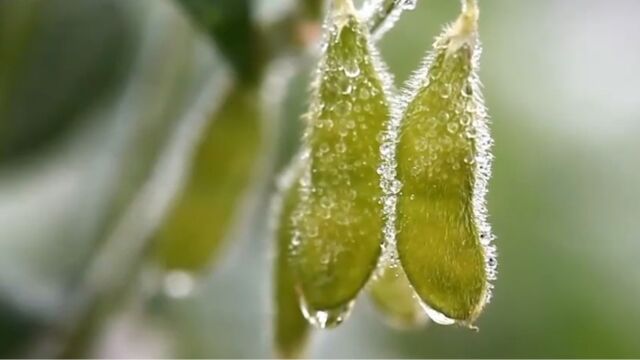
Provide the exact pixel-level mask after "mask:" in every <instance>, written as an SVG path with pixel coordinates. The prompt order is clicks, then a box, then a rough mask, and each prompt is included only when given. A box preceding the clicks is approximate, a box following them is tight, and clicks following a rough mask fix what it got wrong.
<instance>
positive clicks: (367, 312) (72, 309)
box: [0, 0, 640, 358]
mask: <svg viewBox="0 0 640 360" xmlns="http://www.w3.org/2000/svg"><path fill="white" fill-rule="evenodd" d="M184 5H186V6H184ZM480 6H481V12H482V15H481V22H480V26H481V40H482V42H483V45H484V52H483V57H482V68H481V74H480V75H481V79H482V80H483V83H484V85H485V97H486V102H487V105H488V107H489V111H490V115H491V118H492V121H493V125H492V131H493V136H494V139H495V147H494V154H495V162H494V177H493V179H492V182H491V190H490V193H489V210H490V215H491V220H492V224H493V227H494V231H495V233H496V235H497V236H498V239H497V240H496V244H497V246H498V251H499V277H498V280H497V281H496V282H495V287H496V288H495V292H494V298H493V301H492V302H491V304H490V305H489V306H488V307H487V309H486V311H485V313H484V314H483V315H482V316H481V318H480V320H479V321H478V326H479V327H480V332H478V333H476V332H472V331H469V330H466V329H463V328H457V327H445V326H438V325H435V324H432V325H430V326H428V327H427V328H425V329H424V330H419V331H412V332H400V331H396V330H393V329H391V328H389V327H387V326H386V325H385V324H384V323H383V321H382V320H381V317H380V316H379V314H377V313H376V312H375V311H374V309H373V307H372V305H371V303H370V301H369V299H367V298H366V297H365V296H362V297H361V299H360V300H359V303H358V306H357V307H356V309H355V311H354V314H353V315H352V317H351V318H350V319H349V320H348V321H347V322H346V323H345V324H344V325H343V326H341V327H339V328H337V329H335V330H331V331H323V332H316V333H315V334H314V337H313V340H312V344H311V349H310V352H309V355H310V356H313V357H326V358H334V357H347V358H379V357H384V358H389V357H397V358H404V357H639V356H640V341H638V334H639V333H640V325H639V324H640V307H638V304H639V303H640V266H638V259H637V258H638V256H640V242H639V238H640V222H639V221H638V219H639V215H640V190H638V185H639V184H640V165H639V164H640V141H638V138H640V92H639V91H638V89H637V84H638V83H640V69H638V66H637V65H638V64H640V22H638V21H637V19H636V17H637V14H638V13H640V2H637V1H635V0H616V1H606V0H544V1H512V0H480ZM313 10H314V4H313V1H295V0H278V1H275V0H254V1H235V0H184V1H181V2H177V1H176V2H172V1H169V0H140V1H128V0H0V356H2V357H6V356H46V357H49V356H59V355H61V354H63V355H69V356H76V357H84V356H92V357H167V356H177V357H269V356H271V344H270V341H271V318H272V310H271V297H270V295H271V285H272V284H271V273H270V270H271V266H272V264H271V260H272V257H273V254H272V246H271V245H272V244H271V243H270V240H271V239H270V235H269V231H268V229H269V216H268V208H269V199H270V197H271V194H272V193H273V189H274V179H275V175H276V174H277V173H279V172H280V171H281V170H282V168H283V166H284V164H286V163H287V162H288V159H289V158H290V157H291V156H292V155H293V153H294V152H295V150H296V146H297V142H298V138H299V136H300V120H299V118H300V116H301V114H302V112H303V111H304V109H305V106H306V89H307V83H308V78H309V74H310V73H311V71H312V64H313V61H310V60H309V58H308V56H305V55H301V53H302V50H301V49H300V46H301V45H300V42H301V41H300V38H303V39H304V38H305V36H307V35H308V33H309V32H310V33H312V34H313V29H314V27H313V26H311V27H309V26H307V27H305V24H306V23H307V22H309V23H313V21H317V14H314V11H313ZM458 10H459V2H458V1H454V0H420V1H418V6H417V7H416V9H415V10H414V11H409V12H405V13H404V14H403V16H402V18H401V19H400V21H399V22H398V23H397V24H396V26H395V27H394V28H393V29H392V30H391V31H390V32H389V33H388V34H386V35H385V37H384V38H383V39H382V41H381V42H380V47H381V52H382V55H383V57H384V59H385V61H386V62H387V63H388V64H389V66H390V68H391V69H392V71H393V73H394V74H395V75H396V84H397V85H398V86H400V85H401V84H402V82H403V81H405V80H406V79H407V77H408V76H409V74H410V73H411V71H412V70H413V69H415V68H417V67H418V65H419V63H420V61H421V58H422V57H423V55H424V54H425V52H426V51H427V50H428V49H429V48H430V45H431V43H432V40H433V38H434V36H435V35H437V34H438V32H439V31H440V29H441V27H442V26H443V25H444V24H445V23H447V22H449V21H451V20H453V19H454V18H455V16H456V14H457V12H458ZM292 19H293V20H292ZM304 29H306V32H305V30H304ZM265 34H267V35H268V36H266V35H265ZM291 34H294V35H293V36H292V35H291ZM305 34H307V35H305ZM271 60H273V61H271ZM238 89H241V90H240V91H244V90H242V89H250V90H247V91H253V92H255V93H256V94H258V95H257V96H256V97H255V99H261V100H262V102H261V103H259V104H258V105H259V106H260V108H261V109H262V116H261V118H260V119H257V120H255V121H256V126H258V127H259V128H260V129H261V131H262V134H263V136H262V139H263V141H262V142H261V143H260V146H262V148H261V149H262V151H260V154H259V155H257V156H258V158H259V160H258V163H257V165H256V166H255V167H256V169H255V171H251V172H247V173H246V174H245V176H246V177H249V178H250V179H249V180H247V182H248V183H250V185H249V186H248V188H247V190H246V194H244V195H243V196H242V199H243V200H242V201H240V203H239V204H238V205H237V209H234V208H230V209H229V211H230V212H233V215H234V219H233V221H231V222H230V224H229V231H228V236H227V239H225V242H224V243H223V244H222V245H221V246H220V248H221V249H220V253H219V254H216V255H215V256H212V258H213V259H214V260H215V261H214V262H213V263H212V264H211V265H209V266H208V267H206V268H202V269H199V270H198V272H197V273H196V276H190V275H187V274H186V273H182V272H171V273H169V274H168V275H167V276H165V275H164V273H162V271H160V270H158V267H157V266H155V265H153V260H152V259H150V258H152V255H149V254H152V253H153V250H152V249H153V240H154V235H153V234H154V232H155V231H156V229H157V228H158V227H160V228H161V224H162V223H163V220H164V219H165V218H166V216H167V215H166V214H167V211H168V210H167V209H171V206H170V204H171V202H172V199H173V197H174V194H180V193H181V191H182V189H184V188H185V186H186V187H188V184H192V182H189V181H188V179H189V174H191V173H192V172H193V171H194V169H196V168H197V167H198V163H197V162H196V163H195V164H194V163H192V161H190V159H193V158H194V152H197V151H198V150H197V149H198V147H197V145H198V144H199V140H198V139H199V137H198V134H201V133H205V132H206V131H205V129H208V125H209V122H208V120H211V119H213V120H212V122H213V123H214V124H215V120H216V119H215V118H216V116H217V115H216V114H218V115H219V114H221V113H224V112H222V111H221V112H218V110H219V109H224V106H225V104H226V103H228V99H229V96H230V95H229V94H233V93H234V92H237V91H238ZM255 101H256V102H257V101H258V100H255ZM212 129H213V128H212ZM249 142H251V143H249ZM253 142H254V140H251V137H247V138H245V139H244V140H243V139H242V137H240V140H238V141H237V142H236V143H235V144H234V145H232V146H231V147H230V148H229V149H222V150H220V149H218V150H216V151H229V154H230V155H229V156H232V153H233V151H236V150H234V147H235V148H237V149H245V148H246V149H249V148H252V147H253V146H254V145H255V144H254V143H253ZM249 145H251V146H249ZM214 148H215V146H214ZM201 165H202V164H201ZM202 166H205V167H206V166H207V165H206V164H205V165H202ZM209 170H210V171H208V172H207V174H209V175H207V176H220V177H224V176H225V173H222V172H216V169H215V168H213V169H209ZM185 184H187V185H185ZM205 184H206V181H205ZM176 196H179V195H176ZM196 223H198V226H201V227H202V229H203V231H207V226H214V225H216V222H207V221H206V219H205V220H203V221H201V222H196Z"/></svg>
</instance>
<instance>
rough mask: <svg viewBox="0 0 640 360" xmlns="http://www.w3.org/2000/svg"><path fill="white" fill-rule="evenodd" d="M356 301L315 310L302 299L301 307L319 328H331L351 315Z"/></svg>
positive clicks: (308, 318)
mask: <svg viewBox="0 0 640 360" xmlns="http://www.w3.org/2000/svg"><path fill="white" fill-rule="evenodd" d="M354 303H355V301H351V302H349V303H348V304H346V305H344V306H340V307H338V308H336V309H329V310H314V309H311V308H309V307H308V306H307V304H306V303H305V302H304V300H302V301H300V309H301V310H302V314H303V315H304V317H305V318H306V319H307V321H308V322H309V323H310V324H311V325H313V326H315V327H317V328H319V329H330V328H334V327H336V326H338V325H340V324H342V322H344V321H345V320H346V319H347V318H348V317H349V315H351V311H352V310H353V305H354Z"/></svg>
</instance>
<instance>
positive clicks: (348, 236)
mask: <svg viewBox="0 0 640 360" xmlns="http://www.w3.org/2000/svg"><path fill="white" fill-rule="evenodd" d="M385 74H386V73H385V71H384V69H383V68H382V66H381V65H380V64H379V62H378V61H377V53H376V51H375V49H374V48H373V46H372V45H371V43H370V41H369V38H368V32H367V30H366V28H365V26H364V25H363V24H362V23H361V22H360V20H359V19H358V17H357V15H356V13H355V10H354V9H353V4H352V3H351V1H350V0H349V1H347V0H340V1H335V2H334V7H333V13H332V17H331V19H330V21H329V26H328V27H327V34H326V46H325V48H324V54H323V56H322V58H321V60H320V65H319V69H318V73H317V80H316V81H315V84H314V91H313V94H312V98H311V105H310V111H309V112H308V114H307V128H306V131H305V135H304V144H303V146H304V147H303V150H304V152H305V155H304V156H305V157H306V164H307V166H306V167H305V171H304V173H303V176H302V179H301V181H300V184H301V187H300V202H299V204H298V206H297V207H296V210H295V214H294V216H293V218H294V229H295V231H294V235H295V236H294V243H293V246H292V248H291V256H290V259H291V266H292V268H293V270H294V276H295V279H296V283H297V286H298V289H299V293H300V295H301V297H302V300H303V309H304V311H305V315H306V316H307V318H308V319H309V321H310V322H312V323H313V324H314V325H316V326H317V327H320V328H324V327H331V326H335V325H338V324H339V323H341V322H342V321H343V320H344V319H345V318H346V316H347V315H348V313H349V310H350V309H351V307H352V305H353V301H354V299H355V297H356V296H357V294H358V293H359V291H360V290H361V289H362V288H363V287H364V285H365V283H366V282H367V281H368V280H369V278H370V276H371V274H372V272H373V270H374V268H375V266H376V263H377V259H378V257H379V255H380V251H381V245H380V244H381V242H382V240H383V237H382V229H383V225H384V219H383V215H384V214H383V210H382V205H381V199H382V195H383V194H382V190H381V188H380V176H379V175H378V173H377V168H378V166H379V163H380V154H379V147H380V140H381V136H382V133H383V131H384V129H385V126H386V122H387V121H388V118H389V105H388V100H387V96H386V94H387V90H386V89H387V88H388V86H389V79H388V78H386V76H387V75H385Z"/></svg>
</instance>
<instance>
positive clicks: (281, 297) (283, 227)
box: [272, 163, 311, 359]
mask: <svg viewBox="0 0 640 360" xmlns="http://www.w3.org/2000/svg"><path fill="white" fill-rule="evenodd" d="M300 170H301V167H300V164H299V163H294V164H293V166H292V167H291V168H290V169H288V170H287V172H285V174H284V176H283V177H282V178H281V179H280V182H279V184H278V190H279V193H278V194H277V195H276V197H275V199H274V201H273V204H272V213H273V214H274V216H275V218H274V219H275V224H273V230H274V236H275V246H276V248H275V251H276V252H275V272H274V283H275V286H274V302H275V303H274V305H275V306H274V310H275V313H274V345H275V354H276V355H277V357H279V358H287V359H292V358H298V357H300V356H301V355H302V353H303V352H304V349H305V347H306V344H307V340H308V338H309V335H310V334H309V333H310V330H311V329H310V325H309V323H308V322H307V320H306V319H305V317H304V315H303V314H302V312H301V310H300V297H299V296H298V293H297V292H296V285H295V282H294V279H293V276H292V273H291V267H290V265H289V258H288V257H289V247H290V246H291V241H292V239H293V224H292V214H293V211H294V209H295V206H296V204H297V203H298V201H299V189H298V182H299V178H300V173H301V171H300Z"/></svg>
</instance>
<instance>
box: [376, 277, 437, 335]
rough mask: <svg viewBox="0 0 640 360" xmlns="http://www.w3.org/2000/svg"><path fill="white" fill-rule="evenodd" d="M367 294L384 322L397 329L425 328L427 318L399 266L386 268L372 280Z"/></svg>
mask: <svg viewBox="0 0 640 360" xmlns="http://www.w3.org/2000/svg"><path fill="white" fill-rule="evenodd" d="M369 293H370V295H371V299H372V300H373V304H374V305H375V307H376V308H377V309H378V310H379V311H380V312H381V313H382V314H383V315H384V318H385V320H386V322H387V323H388V324H389V325H391V326H392V327H395V328H398V329H402V330H405V329H415V328H419V327H422V326H425V325H426V324H427V322H428V321H429V318H428V317H427V315H426V314H425V312H424V310H423V308H422V304H421V303H420V300H419V299H418V297H417V295H416V293H415V291H414V290H413V288H412V287H411V284H410V283H409V280H408V279H407V276H406V275H405V273H404V271H403V270H402V268H401V267H400V266H397V265H395V266H386V267H384V268H383V270H382V272H381V273H380V274H378V275H377V276H376V278H375V279H373V280H372V282H371V285H370V289H369Z"/></svg>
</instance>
